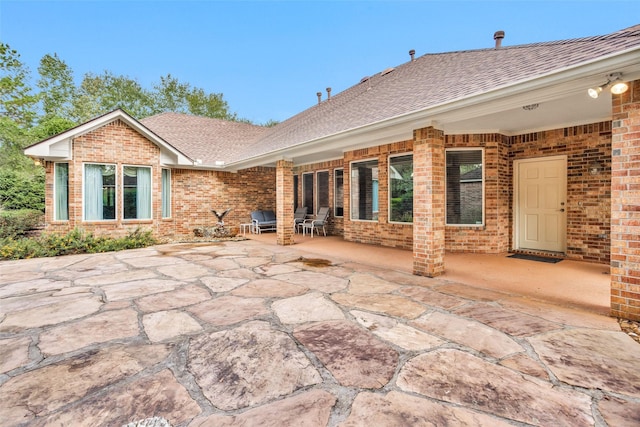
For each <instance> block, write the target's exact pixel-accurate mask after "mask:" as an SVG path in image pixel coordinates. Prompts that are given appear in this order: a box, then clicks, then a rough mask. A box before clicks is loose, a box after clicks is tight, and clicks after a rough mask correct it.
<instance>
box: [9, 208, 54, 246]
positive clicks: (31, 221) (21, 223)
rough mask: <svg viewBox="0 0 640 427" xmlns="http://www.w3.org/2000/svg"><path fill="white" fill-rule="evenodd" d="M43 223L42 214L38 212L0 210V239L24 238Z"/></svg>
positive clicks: (29, 210)
mask: <svg viewBox="0 0 640 427" xmlns="http://www.w3.org/2000/svg"><path fill="white" fill-rule="evenodd" d="M43 222H44V214H43V213H42V212H41V211H39V210H33V209H19V210H8V211H3V210H0V239H6V238H11V239H13V238H17V237H21V236H24V235H25V234H26V233H27V232H28V231H29V230H32V229H34V228H36V227H38V226H39V225H40V224H42V223H43Z"/></svg>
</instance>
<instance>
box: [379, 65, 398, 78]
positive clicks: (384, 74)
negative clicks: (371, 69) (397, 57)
mask: <svg viewBox="0 0 640 427" xmlns="http://www.w3.org/2000/svg"><path fill="white" fill-rule="evenodd" d="M393 70H395V68H394V67H390V68H387V69H386V70H384V71H383V72H381V73H380V75H381V76H386V75H387V74H389V73H391V72H392V71H393Z"/></svg>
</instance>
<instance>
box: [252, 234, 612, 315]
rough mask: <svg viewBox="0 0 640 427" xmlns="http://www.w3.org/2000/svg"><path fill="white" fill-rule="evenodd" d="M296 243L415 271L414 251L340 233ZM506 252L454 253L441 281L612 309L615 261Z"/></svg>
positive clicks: (269, 237) (270, 238)
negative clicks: (536, 257) (540, 258)
mask: <svg viewBox="0 0 640 427" xmlns="http://www.w3.org/2000/svg"><path fill="white" fill-rule="evenodd" d="M249 237H250V238H251V239H252V240H257V241H260V242H263V243H270V244H274V245H275V244H276V235H275V234H274V233H264V234H259V235H258V234H251V235H250V236H249ZM294 239H295V245H294V246H295V248H296V249H297V250H299V251H303V252H307V253H309V257H320V258H322V257H330V258H341V259H344V260H350V261H352V262H354V263H358V264H363V265H370V266H376V267H378V268H379V267H383V268H388V269H390V270H395V271H401V272H406V273H411V272H412V268H413V254H412V252H411V251H408V250H402V249H396V248H389V247H384V246H374V245H367V244H361V243H353V242H348V241H345V240H344V239H342V237H340V236H327V237H315V238H313V239H312V238H310V237H309V236H302V235H299V234H296V235H295V238H294ZM509 255H510V254H509V253H503V254H495V255H494V254H468V253H451V252H447V253H446V255H445V260H446V268H445V272H444V274H443V275H442V276H440V277H438V278H437V279H431V280H437V281H443V282H448V281H451V282H459V283H464V284H466V285H470V286H473V287H476V288H481V289H485V290H490V291H496V292H503V293H505V294H510V295H518V296H522V297H525V298H531V299H535V300H539V301H544V302H548V303H552V304H555V305H559V306H565V307H574V308H580V309H585V310H587V311H590V312H593V313H597V314H602V315H608V314H609V311H610V307H609V286H610V277H609V266H608V265H604V264H596V263H589V262H582V261H574V260H568V259H564V260H562V261H561V262H558V263H556V264H550V263H544V262H537V261H528V260H522V259H512V258H509V257H508V256H509Z"/></svg>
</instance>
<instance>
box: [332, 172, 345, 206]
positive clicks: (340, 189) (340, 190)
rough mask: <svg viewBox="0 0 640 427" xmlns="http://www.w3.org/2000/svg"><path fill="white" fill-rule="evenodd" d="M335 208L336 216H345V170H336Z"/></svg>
mask: <svg viewBox="0 0 640 427" xmlns="http://www.w3.org/2000/svg"><path fill="white" fill-rule="evenodd" d="M333 182H334V186H335V189H334V190H333V207H334V213H333V214H334V216H344V170H343V169H336V170H335V171H334V173H333Z"/></svg>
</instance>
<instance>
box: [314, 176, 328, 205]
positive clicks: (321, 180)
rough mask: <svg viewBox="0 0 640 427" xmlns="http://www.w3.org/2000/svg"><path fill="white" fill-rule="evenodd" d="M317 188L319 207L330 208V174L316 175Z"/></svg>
mask: <svg viewBox="0 0 640 427" xmlns="http://www.w3.org/2000/svg"><path fill="white" fill-rule="evenodd" d="M316 186H317V188H318V190H317V191H318V203H317V207H318V209H320V208H328V207H329V172H328V171H322V172H317V173H316Z"/></svg>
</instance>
